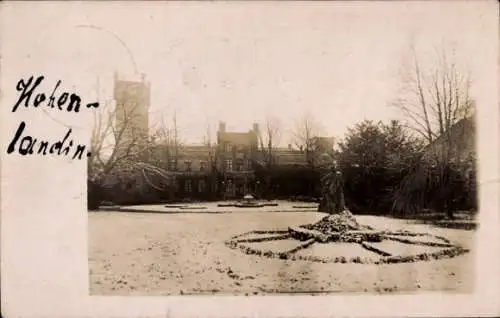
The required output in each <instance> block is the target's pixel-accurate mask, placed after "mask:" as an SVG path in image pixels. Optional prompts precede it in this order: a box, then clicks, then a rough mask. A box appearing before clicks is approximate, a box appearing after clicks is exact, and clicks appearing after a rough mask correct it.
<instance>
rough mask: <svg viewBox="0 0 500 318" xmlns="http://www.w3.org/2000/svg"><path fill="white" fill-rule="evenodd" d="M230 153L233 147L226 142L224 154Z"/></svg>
mask: <svg viewBox="0 0 500 318" xmlns="http://www.w3.org/2000/svg"><path fill="white" fill-rule="evenodd" d="M231 151H233V145H232V144H231V143H230V142H228V143H226V152H231Z"/></svg>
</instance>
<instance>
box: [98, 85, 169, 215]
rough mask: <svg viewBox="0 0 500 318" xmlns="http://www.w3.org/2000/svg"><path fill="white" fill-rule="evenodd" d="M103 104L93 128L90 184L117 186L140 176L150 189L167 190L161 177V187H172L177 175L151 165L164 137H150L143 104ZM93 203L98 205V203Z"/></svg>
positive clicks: (107, 102)
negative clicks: (142, 107)
mask: <svg viewBox="0 0 500 318" xmlns="http://www.w3.org/2000/svg"><path fill="white" fill-rule="evenodd" d="M99 89H100V87H99V84H97V87H96V90H97V95H98V100H100V99H101V98H100V91H99ZM100 104H101V105H102V107H101V108H100V109H99V110H96V111H95V112H94V118H93V126H92V129H91V141H90V152H91V156H90V157H89V158H88V180H89V181H90V185H91V186H92V187H97V188H100V187H102V186H103V184H104V183H105V182H106V180H111V179H113V180H114V183H116V182H118V183H119V182H120V181H124V180H127V179H129V178H137V177H139V178H141V180H142V181H143V182H145V183H147V184H149V186H151V187H153V188H155V189H157V190H163V188H164V187H163V186H161V185H158V182H157V181H155V180H154V179H158V177H159V179H160V180H162V182H160V183H161V184H167V185H168V184H170V183H171V181H172V176H173V175H172V174H170V173H168V172H167V171H166V170H165V169H162V168H161V167H159V166H158V165H155V164H154V163H152V162H151V156H152V155H153V156H155V155H156V154H155V153H154V151H155V149H156V148H157V139H158V138H160V139H161V137H163V136H162V135H156V134H153V136H150V135H149V133H148V130H149V129H148V128H149V127H144V124H143V123H141V121H143V120H144V116H148V114H144V113H143V112H142V111H143V110H142V109H140V106H141V105H140V104H138V103H135V104H134V103H131V102H130V101H128V103H127V105H126V106H125V105H121V104H118V105H113V103H112V102H111V100H106V101H104V102H103V103H100ZM141 124H142V127H141ZM159 131H160V130H157V132H159ZM122 179H123V180H122ZM113 180H111V181H113ZM89 204H93V205H94V206H95V204H96V203H89ZM97 204H98V202H97Z"/></svg>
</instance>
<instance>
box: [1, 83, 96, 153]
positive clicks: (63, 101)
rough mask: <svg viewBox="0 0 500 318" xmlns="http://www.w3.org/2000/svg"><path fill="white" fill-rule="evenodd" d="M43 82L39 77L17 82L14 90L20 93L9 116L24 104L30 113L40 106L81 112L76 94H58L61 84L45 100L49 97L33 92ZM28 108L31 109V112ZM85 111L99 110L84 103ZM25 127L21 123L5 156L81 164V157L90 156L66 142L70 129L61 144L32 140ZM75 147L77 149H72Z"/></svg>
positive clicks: (80, 100)
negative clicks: (49, 157)
mask: <svg viewBox="0 0 500 318" xmlns="http://www.w3.org/2000/svg"><path fill="white" fill-rule="evenodd" d="M44 79H45V77H44V76H38V77H37V78H36V80H35V79H34V77H33V76H31V77H30V78H29V79H28V80H24V79H20V80H19V81H18V83H17V85H16V89H17V91H18V92H20V94H19V96H18V99H17V102H16V103H15V104H14V106H13V108H12V112H16V111H17V110H18V108H19V106H20V105H21V104H22V103H23V102H24V106H25V107H26V108H27V110H29V109H36V108H38V107H39V106H46V107H48V108H50V109H54V110H59V111H67V112H75V113H79V112H80V107H81V105H82V98H81V97H80V96H79V95H78V94H76V93H71V94H70V93H69V92H66V91H63V92H62V94H59V95H58V94H57V90H58V88H59V86H60V85H61V83H62V81H61V80H58V81H57V82H56V84H55V86H54V89H53V90H52V93H51V94H50V96H49V97H48V98H47V96H48V94H46V93H44V92H37V93H36V94H35V91H36V89H37V88H38V87H39V85H40V84H41V83H42V81H43V80H44ZM30 106H31V108H30ZM86 107H87V108H89V109H91V110H93V109H96V108H98V107H99V103H98V102H92V103H87V104H86ZM26 126H27V124H26V122H25V121H21V123H20V124H19V126H18V128H17V129H16V132H15V133H14V136H13V138H12V140H11V142H10V143H9V146H8V147H7V154H16V153H17V154H20V155H21V156H26V155H41V156H45V155H47V153H48V154H52V155H57V156H70V155H72V157H71V158H72V159H78V160H81V159H82V157H83V156H84V155H85V153H86V154H87V157H90V156H91V153H90V152H89V151H86V149H87V146H85V145H84V144H77V143H76V142H74V140H72V139H69V138H70V136H71V132H72V129H71V128H69V129H68V131H67V132H66V134H65V135H64V137H63V138H62V139H60V140H56V141H49V140H40V139H39V138H36V137H33V135H30V134H28V133H26V132H25V130H26V129H27V128H26ZM75 147H76V148H75Z"/></svg>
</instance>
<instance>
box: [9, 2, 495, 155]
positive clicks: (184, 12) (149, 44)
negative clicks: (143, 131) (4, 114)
mask: <svg viewBox="0 0 500 318" xmlns="http://www.w3.org/2000/svg"><path fill="white" fill-rule="evenodd" d="M485 4H486V3H485V2H481V1H476V2H474V1H471V2H455V1H446V2H443V3H441V2H438V1H432V2H424V3H421V2H410V1H402V2H399V3H392V2H376V3H375V2H372V3H369V2H359V3H347V4H346V3H341V2H332V3H326V2H309V3H300V2H295V3H292V2H288V3H287V2H271V3H267V2H261V1H258V2H255V3H242V2H236V3H222V2H221V3H217V2H215V3H214V2H210V3H203V4H202V3H197V2H189V3H179V2H175V3H169V4H168V5H165V4H163V3H161V2H153V3H149V4H147V3H141V5H138V4H136V3H133V2H126V3H119V2H106V3H105V2H90V3H86V4H84V5H79V4H78V3H77V2H71V3H68V4H66V3H64V4H63V3H62V2H56V3H52V4H51V3H45V4H34V3H29V7H30V9H29V10H26V9H27V8H28V4H27V3H26V4H22V3H16V4H15V6H12V7H11V8H10V9H11V11H10V13H9V14H5V15H4V21H3V26H5V25H8V26H9V30H6V29H5V30H4V29H3V28H2V31H3V33H2V35H3V38H2V44H4V43H7V45H4V47H3V49H2V55H3V57H4V58H7V59H8V60H9V61H15V63H16V68H15V70H14V69H11V70H10V71H9V76H11V77H12V78H14V77H17V78H19V77H22V76H26V75H27V74H30V73H33V72H34V71H35V70H38V71H39V72H44V73H45V74H46V75H48V76H49V77H48V81H52V82H55V81H56V80H57V79H62V80H63V83H64V84H66V87H70V88H71V87H73V88H74V89H77V90H78V91H80V92H82V95H85V96H94V90H95V83H96V82H97V78H99V83H100V85H101V88H102V90H103V93H102V94H103V95H102V96H107V97H108V98H111V88H112V86H111V85H112V76H113V72H114V71H119V72H120V73H121V74H123V75H124V76H127V77H132V76H134V75H135V72H136V70H135V68H137V71H138V72H142V73H145V74H146V76H147V79H148V81H150V82H151V89H152V91H151V121H152V122H153V123H155V122H157V121H158V118H160V117H161V114H163V115H164V116H165V118H167V119H168V118H171V116H172V114H173V112H174V109H177V114H178V122H179V126H180V127H181V130H182V137H183V139H185V140H187V141H189V142H200V141H202V139H203V136H204V134H205V131H206V126H207V124H210V125H211V126H212V130H213V131H212V132H213V133H214V134H215V130H216V128H217V127H216V126H217V124H218V121H219V120H224V121H226V122H227V129H228V130H239V131H246V130H248V129H250V128H251V126H252V123H253V122H261V123H262V122H263V121H264V119H265V118H266V117H267V116H271V117H277V118H280V120H281V122H282V123H283V131H284V133H283V137H282V139H281V143H282V145H286V144H287V143H288V142H289V140H290V129H292V128H293V125H294V124H293V122H294V120H295V119H297V118H300V117H301V116H302V114H304V113H305V112H309V113H310V114H311V115H312V116H313V117H314V118H315V119H316V120H317V121H318V123H319V124H320V125H321V126H322V127H323V130H324V134H325V135H329V136H335V137H342V136H343V134H344V133H345V132H346V129H347V127H350V126H352V125H354V124H355V123H356V122H359V121H361V120H363V119H365V118H367V119H373V120H388V119H393V118H399V117H400V114H399V113H398V112H397V110H395V109H392V108H390V107H389V106H388V104H389V103H390V102H391V100H393V99H394V98H395V97H396V94H397V90H398V83H399V77H398V70H399V68H400V65H401V60H402V59H403V57H404V55H405V54H407V53H408V48H409V44H410V42H411V41H412V40H413V41H414V42H415V43H416V46H417V49H418V50H419V51H420V52H422V54H424V55H425V54H427V53H428V52H429V50H430V49H432V47H433V46H436V45H440V44H441V43H445V45H453V46H454V47H455V48H456V50H457V54H458V56H459V59H460V63H461V65H462V66H463V67H466V68H468V69H469V70H470V71H471V72H472V75H473V79H474V86H473V92H472V93H473V97H474V98H475V99H477V100H478V103H480V102H481V96H480V95H481V94H480V91H481V85H482V81H484V80H486V79H485V76H484V74H486V73H488V71H491V64H490V63H486V62H485V60H486V59H487V58H491V53H492V52H493V53H494V52H495V51H492V50H491V49H492V48H491V47H492V43H491V30H492V28H493V27H494V23H495V15H494V13H493V14H487V11H486V10H487V8H488V7H487V6H485ZM37 7H39V9H37ZM490 9H491V7H490ZM34 12H37V13H38V14H39V15H38V17H37V19H32V18H31V17H33V14H34ZM5 17H6V18H5ZM82 25H84V26H87V27H77V26H82ZM88 26H91V27H88ZM4 31H5V32H4ZM493 49H495V48H494V47H493ZM489 61H491V59H490V60H489ZM13 63H14V62H13ZM488 74H490V73H488ZM11 85H14V83H12V84H11ZM46 85H47V86H46V87H52V86H51V85H49V83H46ZM52 85H53V84H52ZM89 98H90V97H89Z"/></svg>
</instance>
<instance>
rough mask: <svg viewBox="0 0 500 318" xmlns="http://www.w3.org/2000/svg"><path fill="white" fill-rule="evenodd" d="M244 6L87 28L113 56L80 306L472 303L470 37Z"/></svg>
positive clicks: (105, 77) (344, 12)
mask: <svg viewBox="0 0 500 318" xmlns="http://www.w3.org/2000/svg"><path fill="white" fill-rule="evenodd" d="M256 7H257V6H249V8H248V10H240V9H242V8H240V7H238V6H235V5H228V6H224V7H222V8H221V11H218V12H217V14H215V12H212V11H211V10H210V8H208V10H203V13H204V14H205V15H203V18H199V19H197V20H196V19H194V16H195V15H196V13H200V12H202V11H201V10H198V8H197V7H196V6H193V7H192V8H190V9H188V10H186V11H185V12H184V13H185V20H184V21H189V23H188V22H185V23H186V24H185V25H184V26H183V28H175V29H174V30H172V29H170V28H169V23H171V19H169V18H172V17H173V16H172V17H170V16H169V11H168V10H166V11H165V12H163V11H161V12H162V13H164V14H165V15H166V16H165V17H161V18H160V15H159V14H156V13H154V14H153V13H151V15H150V16H149V17H148V18H146V19H144V20H139V21H140V23H138V24H139V25H140V29H142V30H147V32H148V33H149V35H148V38H147V39H141V41H138V40H137V39H138V38H140V35H139V33H141V32H140V31H139V30H137V29H135V27H134V28H131V27H130V26H129V25H128V21H125V20H118V19H117V20H113V21H112V22H110V23H108V24H107V25H106V26H102V27H101V26H99V27H97V26H94V25H82V26H80V30H79V32H80V33H81V34H88V35H89V36H90V34H92V35H93V36H99V37H100V38H101V39H102V41H104V42H105V43H106V45H107V46H108V47H109V50H108V52H109V54H112V53H111V52H113V53H114V54H116V55H118V54H119V56H120V57H122V59H123V60H124V61H123V64H120V63H118V62H117V63H114V64H107V65H103V68H102V73H100V74H99V76H98V75H97V74H96V75H95V85H94V88H95V94H96V95H95V96H96V99H97V100H98V101H99V102H100V105H101V109H100V111H99V112H96V113H95V118H94V120H95V122H94V124H93V127H92V135H91V144H90V152H91V156H90V157H89V158H88V199H87V200H88V201H87V204H88V209H89V214H88V218H89V279H90V293H91V294H93V295H94V294H99V295H101V294H102V295H199V294H222V295H224V294H230V295H247V296H248V295H262V294H283V293H285V294H287V293H303V294H317V293H338V292H366V293H414V292H422V291H441V292H445V291H446V292H457V293H468V292H472V291H473V290H474V277H475V272H474V262H473V260H474V256H473V255H474V242H475V230H476V227H477V220H476V214H477V190H476V189H477V182H476V171H477V168H476V165H477V163H476V151H475V140H476V134H475V127H476V124H475V107H476V100H475V93H474V92H475V91H474V88H475V77H474V73H473V71H474V66H475V65H474V60H473V59H472V58H473V57H474V55H473V54H474V51H473V50H471V49H472V48H471V47H470V45H468V43H469V42H468V41H471V40H473V38H469V34H470V36H471V37H472V36H473V33H470V32H469V33H466V27H465V26H461V25H459V21H460V19H459V17H458V16H454V17H450V20H452V22H450V23H457V24H454V25H453V28H458V27H463V28H464V31H463V32H462V29H459V30H457V29H454V30H453V31H454V32H453V33H451V34H450V33H448V32H449V29H450V28H452V27H451V26H448V27H446V28H445V27H440V28H437V29H436V28H435V27H431V26H430V25H432V23H433V22H432V21H433V20H432V18H434V16H432V15H431V16H430V17H429V21H428V24H429V26H424V25H422V24H421V21H419V20H417V19H415V18H413V17H412V16H411V14H410V13H411V12H410V11H408V12H407V13H406V15H403V14H401V15H399V16H394V19H389V18H388V17H387V16H386V15H376V14H375V13H376V12H377V10H376V9H374V8H376V7H377V6H376V5H373V4H364V5H361V6H359V7H356V6H350V5H334V6H329V7H327V8H323V7H322V6H321V5H317V4H316V5H311V6H299V5H297V6H295V5H293V4H290V5H286V6H284V7H266V6H265V5H263V6H258V7H259V8H261V9H262V10H259V11H258V13H257V11H255V10H253V9H255V8H256ZM282 12H284V13H282ZM278 13H279V14H278ZM435 13H436V16H435V17H436V19H438V22H439V21H440V20H441V16H440V14H438V12H435ZM389 15H390V14H389ZM216 16H218V17H220V21H219V22H218V23H215V24H212V23H210V24H209V23H208V21H213V20H211V19H215V17H216ZM278 16H279V17H280V18H281V19H278V18H276V19H273V18H272V17H278ZM291 17H293V18H294V23H293V24H292V23H287V18H288V19H291ZM365 17H366V18H370V19H374V18H375V19H376V20H375V21H372V23H370V24H368V23H365V22H364V21H363V20H364V18H365ZM191 18H193V19H191ZM453 19H454V20H453ZM438 25H439V24H438ZM201 28H203V29H204V32H203V34H200V33H198V32H197V30H199V29H201ZM127 32H128V33H127ZM387 39H390V41H387ZM139 44H140V45H139ZM100 54H104V53H100ZM110 60H111V58H109V59H105V58H104V57H102V61H110ZM106 71H107V72H106Z"/></svg>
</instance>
